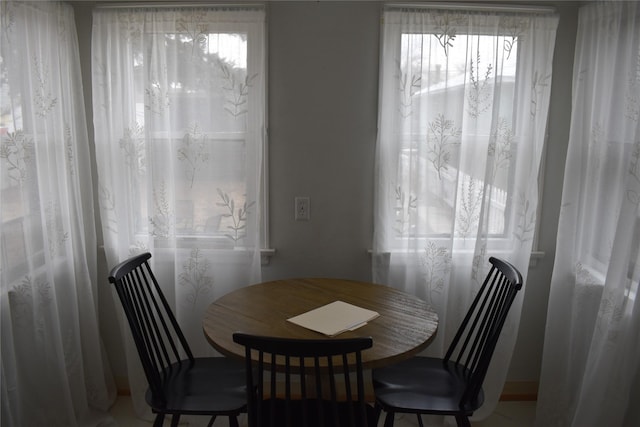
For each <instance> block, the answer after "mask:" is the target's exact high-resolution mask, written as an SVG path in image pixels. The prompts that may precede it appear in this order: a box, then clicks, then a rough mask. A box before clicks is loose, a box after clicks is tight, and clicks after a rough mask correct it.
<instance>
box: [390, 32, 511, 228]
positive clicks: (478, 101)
mask: <svg viewBox="0 0 640 427" xmlns="http://www.w3.org/2000/svg"><path fill="white" fill-rule="evenodd" d="M466 37H467V40H466V42H462V43H459V42H458V43H454V39H455V37H453V36H447V35H446V34H445V35H443V34H437V33H403V34H402V37H401V48H400V58H401V60H400V63H399V70H398V72H399V75H400V88H399V89H400V93H401V97H402V99H401V100H400V106H401V109H402V111H401V116H402V118H403V119H404V120H403V121H402V138H401V142H400V144H401V163H400V166H399V169H400V171H399V175H400V184H399V186H398V195H397V200H398V212H399V215H398V219H397V222H398V229H399V230H404V231H407V230H405V224H413V226H414V227H415V224H418V223H424V224H427V227H426V228H424V229H422V230H421V233H419V234H423V235H428V236H438V235H441V236H448V235H450V234H451V231H452V230H453V229H454V227H456V234H458V235H459V236H463V237H464V236H465V235H466V234H467V233H468V232H470V231H471V228H470V227H471V226H472V223H473V222H474V220H475V219H476V217H477V216H478V215H479V214H480V209H481V205H480V204H481V202H482V197H483V195H484V192H488V193H489V195H490V196H489V197H491V203H490V204H489V205H490V210H489V212H487V214H488V217H489V223H488V232H489V234H490V235H492V236H494V237H499V236H504V235H505V234H507V233H508V232H509V231H510V230H511V224H510V223H509V219H510V216H509V207H510V205H511V204H512V203H513V201H514V198H513V196H512V193H513V180H512V178H513V176H512V174H513V171H512V170H511V168H513V167H514V166H515V159H514V158H513V156H514V154H515V153H516V151H517V150H516V147H515V145H516V144H517V140H516V135H515V134H514V131H513V127H514V114H513V111H514V108H513V107H514V102H515V92H514V88H515V80H516V72H517V62H518V45H517V39H515V38H514V37H510V36H506V35H484V34H470V35H467V36H466ZM492 118H496V120H492ZM487 150H489V152H490V153H491V154H492V155H493V158H494V165H493V166H492V167H491V168H490V170H489V171H487V169H486V168H484V165H480V167H478V164H477V163H476V162H475V159H477V158H478V156H483V155H484V156H486V152H487ZM487 173H490V174H491V176H488V177H487V176H485V175H486V174H487ZM416 178H417V182H414V181H415V180H416ZM487 178H488V181H489V183H487V185H486V186H485V179H487ZM409 187H413V188H415V189H416V190H417V191H416V192H415V193H414V194H411V195H407V194H405V193H403V190H402V189H403V188H409ZM434 187H440V189H439V190H440V191H438V190H433V188H434ZM416 194H422V195H423V197H422V200H421V198H420V197H418V196H417V195H416ZM425 196H426V197H425ZM456 206H458V207H460V208H461V209H460V210H459V211H458V213H457V214H456V212H455V210H456ZM407 214H408V215H409V216H413V217H415V218H411V217H406V215H407ZM456 218H457V219H458V220H459V221H458V222H457V226H456V225H455V224H454V222H455V220H456ZM410 234H411V233H410Z"/></svg>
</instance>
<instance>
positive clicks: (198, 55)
mask: <svg viewBox="0 0 640 427" xmlns="http://www.w3.org/2000/svg"><path fill="white" fill-rule="evenodd" d="M94 21H96V25H97V31H96V30H94V47H97V48H98V54H97V55H94V58H95V59H94V66H95V67H96V68H98V69H101V70H108V69H111V68H114V69H117V70H118V72H117V73H116V77H115V78H114V77H113V76H110V75H109V74H108V73H105V74H101V75H98V76H97V78H96V80H95V81H94V98H95V99H98V98H99V99H100V100H101V101H102V104H104V100H107V102H110V103H112V102H117V99H118V98H119V97H122V99H123V100H124V102H125V103H126V108H125V109H124V111H123V112H122V114H121V115H118V117H117V118H115V120H113V119H112V118H111V117H110V114H111V113H110V112H109V111H107V110H98V114H97V116H98V119H97V122H99V124H98V127H99V128H101V129H103V130H104V134H105V135H109V134H110V135H112V136H111V137H109V138H105V139H102V132H101V131H100V130H99V129H97V130H96V135H97V137H96V145H97V146H98V152H99V153H100V152H101V150H104V151H102V152H104V153H105V156H106V158H108V159H109V160H107V161H106V162H104V161H102V160H101V159H100V158H99V160H98V163H99V168H100V170H101V176H100V181H101V183H102V184H103V185H104V187H102V188H103V192H102V194H101V197H102V211H103V216H104V218H105V219H103V222H106V223H107V226H108V227H109V226H111V225H113V226H114V227H115V226H116V224H118V226H119V225H120V224H122V222H123V219H124V218H126V221H125V222H126V223H129V224H130V231H129V233H131V234H130V236H129V238H128V240H129V242H130V243H129V244H130V245H131V246H132V248H135V247H136V246H142V247H148V245H149V244H150V243H147V242H146V241H148V240H149V239H152V240H154V243H153V244H154V245H155V246H158V247H166V246H167V245H169V246H171V245H173V244H174V242H175V244H176V245H177V247H194V246H195V247H199V248H204V247H206V248H235V247H253V246H254V245H260V244H265V243H266V242H265V241H264V240H265V238H264V235H265V231H266V227H264V225H263V224H264V220H265V218H264V217H263V216H261V213H260V211H259V207H260V206H261V205H262V202H263V200H264V192H263V188H262V187H263V176H262V173H263V170H264V167H263V164H262V162H263V160H262V159H263V156H262V152H263V144H264V126H265V39H264V10H262V9H255V8H247V9H245V8H241V7H240V8H215V7H214V8H201V9H200V8H184V9H173V8H167V9H164V8H158V9H153V8H151V9H116V10H112V9H109V8H106V9H101V10H99V11H97V12H96V15H95V18H94ZM114 34H117V36H115V39H116V40H117V43H114V42H113V41H112V40H113V38H114V36H113V35H114ZM95 41H97V42H95ZM113 45H118V46H119V47H118V48H116V47H114V46H113ZM121 64H124V65H121ZM114 80H115V81H114ZM96 94H97V95H96ZM96 105H98V106H100V105H101V104H100V102H95V101H94V109H95V106H96ZM114 140H115V141H114ZM118 161H121V162H122V163H123V164H124V166H125V168H124V171H123V174H122V175H121V176H117V175H111V171H107V169H108V168H109V165H108V164H109V162H118ZM114 191H117V192H118V193H119V194H118V195H115V193H114ZM131 206H134V207H135V209H132V210H130V213H128V212H127V209H128V208H129V207H131ZM256 227H257V228H260V229H261V230H258V232H256ZM120 230H122V229H120ZM260 232H262V235H260ZM260 240H262V242H260Z"/></svg>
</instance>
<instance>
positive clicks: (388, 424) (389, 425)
mask: <svg viewBox="0 0 640 427" xmlns="http://www.w3.org/2000/svg"><path fill="white" fill-rule="evenodd" d="M395 415H396V414H395V412H387V416H386V417H385V418H384V427H393V419H394V418H395Z"/></svg>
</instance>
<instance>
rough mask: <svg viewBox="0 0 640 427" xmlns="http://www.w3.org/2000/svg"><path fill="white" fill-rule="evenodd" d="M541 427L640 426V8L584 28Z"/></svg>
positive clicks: (615, 11)
mask: <svg viewBox="0 0 640 427" xmlns="http://www.w3.org/2000/svg"><path fill="white" fill-rule="evenodd" d="M572 104H573V110H572V114H571V128H570V129H571V130H570V136H569V147H568V150H567V161H566V168H565V175H564V186H563V191H562V207H561V210H560V221H559V224H558V239H557V245H556V258H555V264H554V269H553V275H552V278H551V290H550V292H549V309H548V312H547V327H546V332H545V342H544V353H543V359H542V372H541V378H540V391H539V398H538V409H537V415H536V425H538V426H544V427H555V426H563V427H565V426H580V427H589V426H603V425H606V426H637V425H640V407H639V406H638V402H640V302H639V301H640V300H639V298H638V283H639V282H640V4H638V3H637V2H598V3H597V4H590V5H587V6H583V7H582V8H581V9H580V15H579V19H578V35H577V41H576V56H575V61H574V68H573V103H572Z"/></svg>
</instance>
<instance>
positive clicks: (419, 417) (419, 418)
mask: <svg viewBox="0 0 640 427" xmlns="http://www.w3.org/2000/svg"><path fill="white" fill-rule="evenodd" d="M416 417H418V425H419V426H420V427H424V424H423V423H422V417H421V416H420V414H416Z"/></svg>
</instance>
